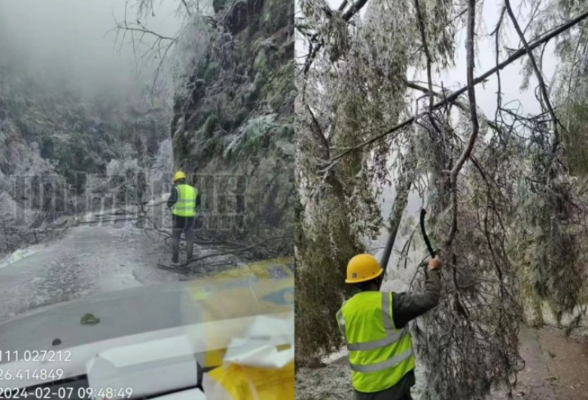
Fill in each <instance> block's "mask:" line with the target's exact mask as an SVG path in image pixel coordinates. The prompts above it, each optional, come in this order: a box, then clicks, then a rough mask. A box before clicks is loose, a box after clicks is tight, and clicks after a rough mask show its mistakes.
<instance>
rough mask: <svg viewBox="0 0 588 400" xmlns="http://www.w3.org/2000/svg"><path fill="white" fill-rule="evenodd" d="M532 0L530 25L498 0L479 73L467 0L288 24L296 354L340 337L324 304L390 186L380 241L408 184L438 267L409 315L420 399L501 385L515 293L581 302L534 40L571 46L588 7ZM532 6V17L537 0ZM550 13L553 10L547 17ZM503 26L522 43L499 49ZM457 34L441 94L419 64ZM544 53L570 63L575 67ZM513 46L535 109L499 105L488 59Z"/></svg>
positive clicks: (554, 123)
mask: <svg viewBox="0 0 588 400" xmlns="http://www.w3.org/2000/svg"><path fill="white" fill-rule="evenodd" d="M544 3H545V2H536V3H533V7H531V16H530V18H529V20H530V22H531V25H530V26H532V30H533V35H530V34H529V33H528V32H526V30H525V28H524V27H521V23H520V22H519V21H518V20H517V16H516V14H515V11H514V10H513V7H512V5H511V4H510V2H509V1H508V0H505V1H504V3H503V10H502V12H501V14H500V19H499V22H498V25H497V26H496V27H495V29H494V30H493V32H491V33H490V35H491V36H492V37H494V38H495V43H496V49H495V50H496V52H497V58H496V60H497V61H496V64H497V65H496V66H495V67H494V68H492V69H491V70H490V71H484V72H483V73H481V74H478V77H475V76H474V59H475V52H476V51H477V44H478V39H477V36H476V33H477V30H478V27H479V26H480V25H481V21H480V18H481V17H480V10H481V7H482V4H481V3H477V2H475V1H474V0H471V1H443V0H429V1H424V0H407V1H401V2H393V3H391V2H386V1H378V0H375V1H372V2H369V3H368V4H367V7H368V9H367V10H366V13H365V16H364V17H363V18H358V17H357V11H358V10H360V9H361V8H362V7H363V6H364V5H365V4H366V2H365V1H358V2H355V3H353V2H347V1H344V2H343V3H342V4H341V7H340V8H339V9H338V10H332V9H330V8H329V7H328V6H327V5H326V3H324V2H322V1H318V0H310V1H306V2H303V3H302V7H301V8H302V11H303V13H304V19H303V20H302V21H301V23H300V24H299V27H298V31H299V34H300V35H301V38H302V39H303V40H305V42H306V44H307V45H308V52H307V54H306V56H305V58H304V62H303V63H302V65H300V66H299V70H300V72H299V76H300V79H299V81H298V82H297V84H298V87H299V97H298V108H297V117H298V122H299V132H300V135H299V136H300V138H299V152H298V164H297V166H298V171H297V179H298V182H299V185H300V187H301V199H302V203H301V204H300V211H299V213H300V215H301V222H300V228H299V238H298V244H299V249H298V255H299V262H300V266H299V267H298V268H299V269H298V271H299V272H298V276H297V279H298V281H297V336H298V347H297V353H298V358H299V360H300V361H301V362H302V363H305V362H306V363H309V362H312V361H313V359H314V357H316V356H317V355H320V354H321V352H329V351H331V350H332V349H333V348H336V347H337V346H338V345H340V336H339V334H338V331H337V327H336V321H335V318H333V315H334V314H335V311H336V309H337V308H338V306H339V302H338V301H335V299H342V298H343V296H344V295H345V294H346V293H345V291H346V289H345V287H344V284H343V276H344V273H345V268H344V267H345V265H346V262H347V260H348V259H349V257H350V256H351V255H353V254H355V253H356V252H358V251H362V250H363V248H362V245H361V243H362V240H363V239H364V238H366V237H368V238H369V237H373V236H374V235H375V233H376V232H377V230H378V229H379V227H380V226H381V223H382V221H380V214H379V212H378V209H377V206H376V204H375V203H374V199H375V194H377V191H378V190H380V188H381V187H383V186H384V185H385V184H387V183H388V182H389V181H393V183H394V185H395V187H396V192H397V197H396V202H395V205H394V209H393V212H392V214H391V216H390V221H389V230H390V232H391V234H392V239H393V238H394V236H395V235H396V232H397V230H398V226H399V224H400V219H401V217H402V215H403V214H404V209H405V208H406V204H407V198H408V193H409V191H411V190H417V191H419V192H420V193H421V197H423V198H425V199H427V203H428V205H427V207H428V208H429V211H430V212H431V213H430V215H431V216H432V218H431V220H430V221H429V225H430V230H431V231H432V232H431V236H432V237H433V241H434V242H435V243H437V244H438V245H439V253H440V255H441V257H442V258H443V260H444V262H445V265H446V266H445V267H444V270H443V281H444V286H445V288H444V294H443V298H442V300H441V303H440V305H439V306H438V307H437V308H436V310H435V312H432V313H429V314H427V315H426V316H425V317H424V318H423V319H422V320H421V321H419V322H418V324H413V326H412V329H413V333H414V336H415V339H416V346H417V352H418V359H419V360H420V362H421V363H422V364H423V367H424V370H425V374H426V378H427V389H426V391H425V394H424V395H425V398H430V399H445V398H451V399H470V398H480V397H482V396H483V395H484V394H486V393H488V391H489V390H490V389H491V387H492V386H494V385H499V384H505V385H506V386H507V387H511V385H512V384H513V383H514V382H515V381H516V372H517V370H518V369H519V368H520V366H521V363H520V361H521V360H520V357H519V355H518V349H517V345H518V342H517V335H518V329H519V323H520V322H521V320H522V319H523V315H524V314H523V306H524V305H526V304H525V302H526V301H527V300H528V299H529V298H531V299H535V300H537V301H540V300H541V299H545V300H548V301H549V304H550V305H551V307H552V309H553V311H554V312H555V314H556V316H559V317H561V316H562V315H563V314H565V313H573V312H575V310H576V309H577V306H578V305H579V304H581V298H582V295H583V292H582V286H581V282H582V281H583V278H584V277H585V276H586V271H585V267H584V265H582V263H581V260H580V254H581V251H582V249H583V248H584V247H585V246H586V244H587V243H586V241H585V240H584V239H583V238H584V237H586V231H585V224H584V222H582V221H584V220H585V217H586V212H587V211H588V209H587V208H586V204H585V196H584V195H583V193H582V188H581V187H580V186H579V185H576V184H575V183H574V182H575V180H574V178H573V177H571V176H570V174H569V171H568V167H567V165H568V161H567V155H568V154H570V153H569V152H566V149H565V148H562V147H561V146H560V144H561V135H562V133H561V132H562V130H563V129H562V128H561V122H560V119H559V116H558V112H557V111H556V110H557V107H556V104H555V102H554V99H553V98H551V90H550V88H549V87H548V85H547V84H546V82H545V79H544V77H543V72H542V63H541V50H542V49H543V48H544V46H545V44H546V43H547V42H549V41H550V40H558V42H559V45H560V46H565V44H561V43H565V41H566V40H567V41H569V40H571V41H572V42H573V43H574V44H577V42H578V40H581V39H580V38H581V36H582V35H581V34H579V36H576V39H570V38H569V35H570V34H575V35H578V34H577V32H576V31H577V30H578V29H580V30H581V27H582V26H583V25H582V24H580V23H581V22H582V21H583V20H584V19H585V18H586V17H587V16H588V6H585V7H583V6H578V7H575V8H570V7H569V2H563V1H562V2H561V4H559V3H557V2H554V3H553V4H551V3H550V4H547V3H545V4H544ZM564 3H565V4H564ZM566 5H567V6H566ZM544 6H548V8H542V9H541V11H542V13H539V17H541V18H539V17H537V16H536V14H535V13H537V9H536V7H544ZM534 7H535V8H534ZM549 7H551V8H549ZM566 7H567V8H566ZM553 9H558V10H562V9H563V10H564V11H561V12H559V13H548V11H549V10H553ZM546 10H547V11H546ZM541 19H542V20H543V21H542V22H541V21H540V20H541ZM540 22H541V23H540ZM506 24H510V26H512V28H513V31H514V34H515V38H517V39H518V40H519V42H520V43H521V44H520V49H519V50H517V51H513V52H511V53H510V54H508V55H507V57H506V58H503V59H500V56H499V55H500V54H504V53H506V51H504V49H503V47H502V46H503V45H502V41H501V40H500V39H501V37H502V36H501V35H503V31H504V26H505V25H506ZM461 29H463V30H465V33H466V37H467V38H466V43H465V45H466V50H467V73H466V76H465V79H464V81H466V82H467V85H466V86H464V87H463V88H461V89H459V90H457V91H454V92H450V91H448V90H446V89H445V88H443V87H439V85H437V82H436V81H435V80H434V73H435V71H438V70H443V69H445V68H447V67H448V66H451V65H452V63H453V62H454V57H455V43H456V41H457V40H456V37H455V33H456V31H458V30H461ZM568 47H569V45H568ZM538 52H539V54H537V53H538ZM558 55H559V56H560V57H562V59H563V60H564V61H565V64H567V63H571V64H573V65H576V66H575V67H573V68H574V70H575V68H577V63H578V62H581V61H580V60H581V57H580V56H578V57H576V56H574V57H569V58H568V59H566V56H565V54H562V53H561V52H560V53H558ZM522 57H526V58H525V60H526V64H525V71H526V72H527V75H528V77H529V79H527V80H526V81H525V82H523V84H526V85H527V86H528V85H529V84H530V82H531V81H532V80H533V81H536V82H537V87H536V93H537V97H538V100H539V101H540V104H541V105H542V108H543V112H541V113H540V114H539V115H522V114H521V113H520V112H519V110H517V109H516V108H513V107H512V106H509V105H503V104H502V96H501V93H500V82H501V81H500V70H501V69H502V68H504V67H505V66H506V65H508V64H510V63H512V62H514V61H516V60H518V59H520V58H522ZM565 68H567V70H570V69H572V68H571V66H570V65H567V66H566V67H565ZM409 69H416V70H421V71H423V75H424V76H425V81H424V83H421V82H418V81H416V80H414V79H410V78H409V75H408V73H407V71H408V70H409ZM492 75H496V76H497V78H498V85H499V87H498V96H497V104H498V107H497V112H496V115H495V116H493V117H494V118H493V119H490V118H489V117H488V116H485V115H483V113H482V112H481V111H480V110H479V109H478V107H477V105H476V97H475V92H474V86H475V85H476V84H478V83H480V82H482V81H483V80H484V79H485V78H487V77H488V76H492ZM531 77H532V78H534V79H530V78H531ZM570 102H571V103H573V100H572V101H570ZM425 255H426V254H425V253H424V252H423V259H424V258H425ZM418 273H419V274H420V273H423V269H422V268H419V270H418ZM415 281H418V280H415ZM327 299H328V300H327ZM537 301H535V302H534V305H535V306H536V305H537V304H538V303H537ZM317 331H318V332H320V334H317Z"/></svg>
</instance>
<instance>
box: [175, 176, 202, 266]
mask: <svg viewBox="0 0 588 400" xmlns="http://www.w3.org/2000/svg"><path fill="white" fill-rule="evenodd" d="M167 206H168V207H169V208H170V209H171V212H172V214H173V227H172V231H173V234H172V251H173V256H172V263H174V264H177V263H178V262H179V253H180V237H181V236H182V232H183V233H184V235H185V238H186V253H187V260H190V259H191V258H192V255H193V252H194V223H195V220H196V212H197V209H198V208H200V196H199V193H198V189H196V188H195V187H193V186H190V185H188V184H187V183H186V174H185V173H184V172H183V171H178V172H176V175H175V177H174V187H173V189H172V191H171V194H170V196H169V199H168V200H167Z"/></svg>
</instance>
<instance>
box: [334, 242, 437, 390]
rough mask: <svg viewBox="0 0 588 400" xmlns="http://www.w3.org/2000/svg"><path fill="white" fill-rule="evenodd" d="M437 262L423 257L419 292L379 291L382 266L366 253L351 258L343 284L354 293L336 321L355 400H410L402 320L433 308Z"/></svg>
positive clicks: (410, 370) (408, 342)
mask: <svg viewBox="0 0 588 400" xmlns="http://www.w3.org/2000/svg"><path fill="white" fill-rule="evenodd" d="M441 265H442V264H441V261H440V260H439V259H438V258H437V257H435V258H433V259H431V260H430V261H429V271H428V273H427V274H426V275H427V278H426V282H425V293H420V294H408V293H396V292H381V291H380V286H381V283H382V280H383V274H384V270H383V269H382V267H381V266H380V263H379V262H378V260H376V259H375V258H374V257H372V256H371V255H369V254H359V255H357V256H355V257H353V258H352V259H351V260H350V261H349V264H348V265H347V279H346V280H345V282H346V283H348V284H352V285H354V286H355V288H356V289H357V293H356V294H355V295H354V296H353V297H351V298H350V299H349V300H347V301H345V302H343V305H342V307H341V309H340V310H339V311H338V312H337V322H338V324H339V328H340V330H341V333H342V334H343V335H344V336H345V340H346V342H347V349H348V350H349V363H350V366H351V371H352V379H353V388H354V389H355V398H356V399H357V400H411V399H412V397H411V395H410V388H411V387H412V386H414V384H415V375H414V368H415V364H416V359H415V354H414V350H413V346H412V338H411V335H410V332H409V330H408V322H409V321H411V320H413V319H415V318H416V317H418V316H420V315H422V314H424V313H425V312H427V311H429V310H430V309H432V308H434V307H435V306H436V305H437V304H438V303H439V297H440V294H441V279H440V271H439V269H440V268H441Z"/></svg>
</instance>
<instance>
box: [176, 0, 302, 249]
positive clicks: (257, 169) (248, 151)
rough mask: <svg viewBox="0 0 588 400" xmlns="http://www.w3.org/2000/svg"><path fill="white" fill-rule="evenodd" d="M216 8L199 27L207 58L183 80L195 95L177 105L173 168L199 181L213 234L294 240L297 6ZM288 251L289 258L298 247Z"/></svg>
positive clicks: (239, 0) (275, 0)
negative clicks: (204, 38) (217, 231)
mask: <svg viewBox="0 0 588 400" xmlns="http://www.w3.org/2000/svg"><path fill="white" fill-rule="evenodd" d="M213 8H214V16H213V17H210V18H206V24H203V26H202V28H201V29H202V30H205V31H206V32H205V33H206V35H207V37H208V38H209V39H208V40H209V42H208V45H207V46H206V51H204V52H203V54H202V53H201V54H200V56H199V58H198V59H197V60H194V61H193V65H194V67H193V68H191V69H190V70H189V72H188V74H187V77H186V78H184V80H185V82H183V83H184V85H185V87H187V89H188V90H187V91H182V92H181V94H178V96H177V99H176V102H175V110H174V111H175V117H174V120H173V122H172V126H171V133H172V139H173V147H174V159H175V164H176V166H177V167H178V168H184V169H185V170H186V172H188V173H192V174H196V178H195V179H196V183H197V184H200V185H201V188H200V190H201V191H202V192H203V199H204V206H203V208H204V209H205V210H206V211H208V213H209V215H210V217H209V218H207V223H208V224H209V226H210V227H211V228H212V229H219V228H220V227H221V226H222V225H224V226H225V227H226V228H227V229H224V230H225V233H227V234H229V235H231V236H237V237H242V238H244V237H247V238H249V239H256V238H257V239H261V238H269V237H276V236H281V235H288V236H289V235H292V232H293V211H294V205H295V201H294V195H295V190H294V143H293V141H294V117H293V115H294V97H295V88H294V79H293V78H294V75H293V74H294V7H293V3H292V2H291V1H288V0H236V1H234V0H215V1H214V2H213ZM201 33H203V32H201ZM210 175H215V176H216V178H212V177H211V176H210ZM222 175H230V176H232V177H233V178H231V179H225V178H222V177H221V176H222ZM213 179H216V181H217V186H216V187H215V188H214V190H215V192H216V194H213V193H212V192H211V189H212V183H211V181H212V180H213ZM218 182H225V183H221V184H220V187H219V184H218ZM219 190H221V191H224V190H228V192H229V193H233V194H235V193H236V192H238V193H239V195H238V196H236V197H234V196H233V197H234V198H233V199H231V198H230V197H231V196H228V197H227V196H222V195H221V193H220V192H219ZM229 214H233V215H229ZM228 227H230V228H228ZM282 246H283V250H284V251H289V252H291V251H292V242H291V241H289V242H288V243H287V244H285V243H283V244H282ZM286 249H287V250H286Z"/></svg>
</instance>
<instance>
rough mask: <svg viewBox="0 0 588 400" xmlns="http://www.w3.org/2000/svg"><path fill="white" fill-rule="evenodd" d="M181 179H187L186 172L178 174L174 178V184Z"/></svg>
mask: <svg viewBox="0 0 588 400" xmlns="http://www.w3.org/2000/svg"><path fill="white" fill-rule="evenodd" d="M180 179H186V174H185V173H184V171H178V172H176V176H175V177H174V182H175V181H179V180H180Z"/></svg>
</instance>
